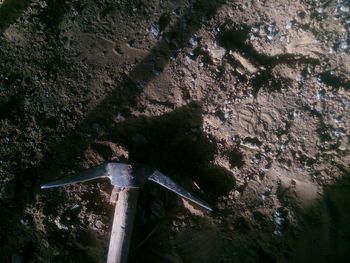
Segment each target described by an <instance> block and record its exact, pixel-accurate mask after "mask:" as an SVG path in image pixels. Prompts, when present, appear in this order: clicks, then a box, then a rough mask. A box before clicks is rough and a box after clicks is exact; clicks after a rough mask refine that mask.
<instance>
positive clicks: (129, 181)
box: [41, 162, 212, 263]
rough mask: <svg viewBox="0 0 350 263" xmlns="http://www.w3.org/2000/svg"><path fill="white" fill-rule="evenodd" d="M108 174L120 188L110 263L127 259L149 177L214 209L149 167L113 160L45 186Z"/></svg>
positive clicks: (182, 195)
mask: <svg viewBox="0 0 350 263" xmlns="http://www.w3.org/2000/svg"><path fill="white" fill-rule="evenodd" d="M104 177H107V178H109V179H110V180H111V183H112V185H114V187H115V188H117V189H118V190H119V194H118V202H117V205H116V208H115V214H114V220H113V227H112V233H111V240H110V244H109V250H108V259H107V262H108V263H117V262H126V260H127V256H128V251H129V244H130V238H131V233H132V227H133V221H134V217H135V213H136V205H137V197H138V188H140V187H142V186H143V185H144V184H145V183H146V181H148V180H149V181H153V182H155V183H157V184H160V185H161V186H163V187H165V188H167V189H168V190H170V191H173V192H174V193H176V194H178V195H180V196H181V197H183V198H185V199H187V200H189V201H192V202H194V203H195V204H197V205H199V206H201V207H202V208H204V209H206V210H208V211H210V212H211V211H212V208H211V207H210V206H209V205H208V204H206V203H204V202H203V201H201V200H199V199H198V198H197V197H195V196H193V195H191V194H190V193H189V192H187V191H186V190H185V189H184V188H183V187H181V186H180V185H178V184H177V183H175V182H174V181H173V180H171V179H170V178H169V177H167V176H165V175H164V174H162V173H161V172H159V171H157V170H156V169H153V168H151V167H149V166H144V165H138V164H135V165H131V164H125V163H116V162H109V163H105V164H102V165H99V166H95V167H93V168H90V169H88V170H86V171H83V172H81V173H77V174H75V175H72V176H70V177H66V178H63V179H59V180H57V181H53V182H50V183H47V184H44V185H42V186H41V188H42V189H46V188H53V187H59V186H64V185H68V184H73V183H79V182H85V181H89V180H93V179H97V178H104Z"/></svg>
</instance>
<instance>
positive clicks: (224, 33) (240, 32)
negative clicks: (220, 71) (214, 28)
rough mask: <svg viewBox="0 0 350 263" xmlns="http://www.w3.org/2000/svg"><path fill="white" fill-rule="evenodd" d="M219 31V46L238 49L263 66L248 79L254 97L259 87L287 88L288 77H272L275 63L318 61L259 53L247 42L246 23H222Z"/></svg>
mask: <svg viewBox="0 0 350 263" xmlns="http://www.w3.org/2000/svg"><path fill="white" fill-rule="evenodd" d="M220 32H221V33H220V34H219V37H218V41H219V43H220V45H221V46H223V47H225V48H226V49H228V50H233V51H238V52H239V53H240V54H243V55H244V56H246V57H247V58H248V59H249V60H250V61H251V62H253V63H254V64H255V65H257V66H262V67H264V68H265V70H264V71H261V72H259V74H257V75H255V76H253V78H252V79H251V80H249V81H250V83H251V85H252V86H253V95H254V96H255V97H256V96H257V95H258V93H259V90H260V89H261V88H265V89H266V90H268V91H271V92H272V91H280V90H281V89H282V88H285V87H286V88H287V87H288V85H289V84H291V81H290V80H288V79H285V78H281V79H277V78H276V77H273V74H272V69H273V68H274V67H275V66H276V65H277V64H295V63H304V64H306V63H307V64H311V65H318V64H319V63H320V62H319V61H318V60H317V59H314V58H308V57H303V56H298V55H294V54H281V55H278V56H269V55H266V54H261V53H259V52H258V51H257V50H256V49H255V48H254V47H253V46H252V45H251V44H249V43H247V40H248V37H249V33H250V28H249V27H247V26H246V25H231V24H223V25H222V26H221V30H220ZM228 61H229V62H230V63H231V64H232V65H233V66H235V64H236V62H235V61H234V60H233V59H232V58H229V59H228ZM242 78H244V77H242ZM243 80H244V79H243ZM244 81H247V80H244Z"/></svg>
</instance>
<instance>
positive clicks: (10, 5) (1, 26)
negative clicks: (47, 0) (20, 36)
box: [0, 0, 32, 33]
mask: <svg viewBox="0 0 350 263" xmlns="http://www.w3.org/2000/svg"><path fill="white" fill-rule="evenodd" d="M31 2H32V1H31V0H6V1H5V2H4V3H3V4H2V6H1V7H0V33H3V32H4V31H5V29H6V28H8V27H9V26H10V25H11V24H13V23H14V22H16V20H17V18H18V17H19V16H20V15H21V14H22V12H23V11H24V9H26V8H27V7H28V6H29V4H30V3H31Z"/></svg>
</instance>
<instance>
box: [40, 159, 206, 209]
mask: <svg viewBox="0 0 350 263" xmlns="http://www.w3.org/2000/svg"><path fill="white" fill-rule="evenodd" d="M104 177H107V178H109V179H110V180H111V183H112V185H114V187H117V188H140V187H142V186H143V185H144V184H145V183H146V181H148V180H150V181H153V182H155V183H157V184H160V185H161V186H163V187H165V188H167V189H168V190H170V191H172V192H175V193H176V194H178V195H180V196H181V197H183V198H185V199H188V200H189V201H192V202H194V203H196V204H197V205H199V206H201V207H202V208H204V209H206V210H208V211H212V208H211V207H210V206H209V205H207V204H206V203H204V202H203V201H201V200H199V199H198V198H197V197H195V196H193V195H191V194H190V193H189V192H187V191H186V190H185V189H184V188H183V187H181V186H180V185H178V184H177V183H175V182H174V181H173V180H172V179H170V178H169V177H167V176H165V175H164V174H162V173H161V172H159V171H157V170H156V169H153V168H151V167H149V166H145V165H138V164H133V165H131V164H125V163H117V162H108V163H105V164H102V165H98V166H95V167H93V168H90V169H88V170H86V171H83V172H81V173H77V174H74V175H72V176H70V177H66V178H63V179H59V180H57V181H53V182H50V183H47V184H44V185H42V186H41V188H42V189H45V188H53V187H59V186H64V185H68V184H73V183H79V182H85V181H90V180H93V179H97V178H104Z"/></svg>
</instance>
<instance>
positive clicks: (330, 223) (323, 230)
mask: <svg viewBox="0 0 350 263" xmlns="http://www.w3.org/2000/svg"><path fill="white" fill-rule="evenodd" d="M339 168H340V169H341V170H342V171H343V176H342V177H341V178H339V179H338V180H337V181H336V182H335V183H334V184H332V185H329V186H326V188H325V192H324V194H323V197H322V199H320V200H317V201H316V202H314V204H312V206H311V207H310V208H309V209H307V210H306V211H303V212H302V213H301V216H300V222H299V224H300V229H298V232H297V233H298V238H297V240H296V244H295V261H294V262H325V263H326V262H339V263H340V262H344V263H345V262H348V261H349V251H350V250H349V249H350V169H349V168H348V169H345V168H344V167H341V166H339Z"/></svg>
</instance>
